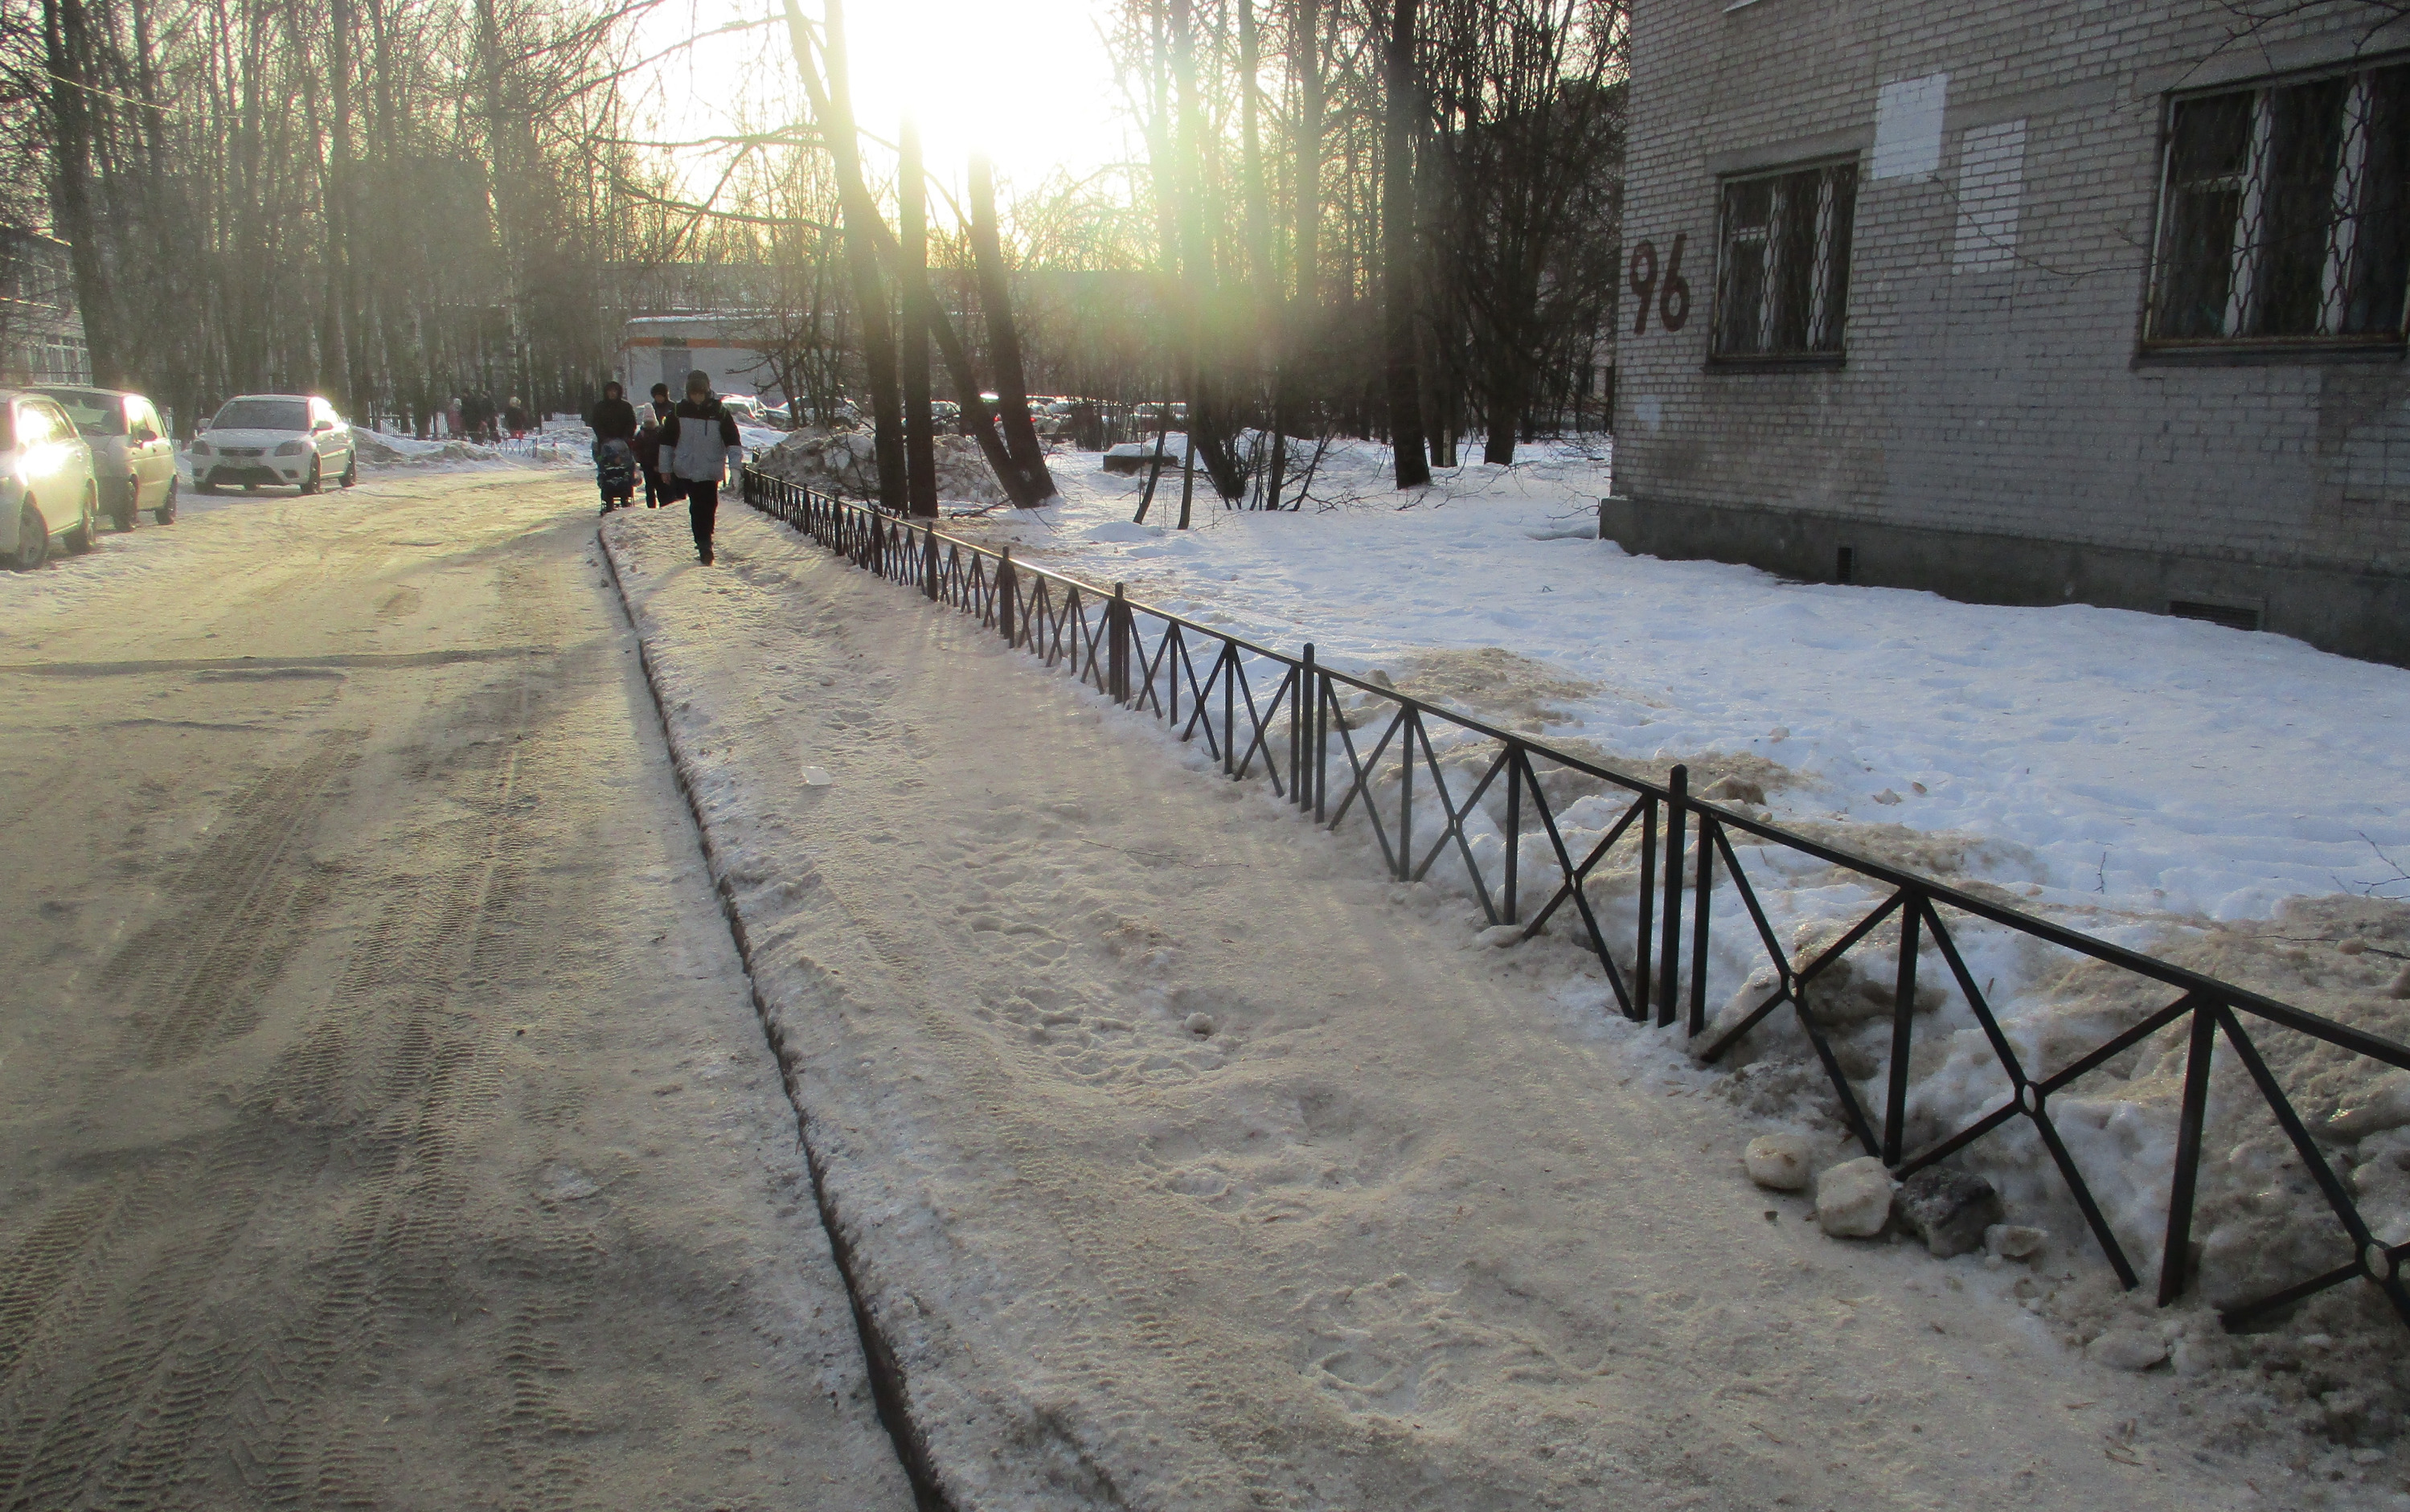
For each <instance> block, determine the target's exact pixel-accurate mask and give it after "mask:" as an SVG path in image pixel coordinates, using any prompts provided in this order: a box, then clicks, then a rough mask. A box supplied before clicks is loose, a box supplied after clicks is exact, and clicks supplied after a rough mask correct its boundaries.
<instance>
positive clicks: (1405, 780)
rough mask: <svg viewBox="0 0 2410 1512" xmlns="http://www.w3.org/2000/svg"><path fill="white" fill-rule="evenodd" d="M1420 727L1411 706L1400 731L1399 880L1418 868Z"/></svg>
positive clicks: (1399, 727) (1399, 726)
mask: <svg viewBox="0 0 2410 1512" xmlns="http://www.w3.org/2000/svg"><path fill="white" fill-rule="evenodd" d="M1417 728H1419V725H1418V723H1417V721H1416V716H1415V711H1414V710H1413V709H1412V708H1411V707H1410V708H1408V709H1407V710H1406V711H1405V717H1404V718H1403V719H1402V720H1400V721H1399V724H1398V734H1401V735H1402V736H1404V737H1405V738H1404V739H1403V740H1401V741H1400V742H1399V745H1398V880H1400V881H1401V882H1402V881H1406V880H1411V879H1412V878H1413V876H1414V869H1415V731H1416V729H1417Z"/></svg>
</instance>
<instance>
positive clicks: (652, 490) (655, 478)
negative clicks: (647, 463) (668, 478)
mask: <svg viewBox="0 0 2410 1512" xmlns="http://www.w3.org/2000/svg"><path fill="white" fill-rule="evenodd" d="M640 465H641V464H640ZM645 507H646V509H658V508H660V507H661V473H660V472H656V471H655V470H653V469H652V468H649V467H647V468H646V469H645Z"/></svg>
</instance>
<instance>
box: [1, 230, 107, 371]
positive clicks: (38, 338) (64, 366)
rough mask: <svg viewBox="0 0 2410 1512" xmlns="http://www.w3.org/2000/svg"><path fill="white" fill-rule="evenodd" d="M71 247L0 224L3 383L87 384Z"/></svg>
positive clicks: (88, 363)
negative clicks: (69, 257) (68, 253)
mask: <svg viewBox="0 0 2410 1512" xmlns="http://www.w3.org/2000/svg"><path fill="white" fill-rule="evenodd" d="M67 251H68V248H67V244H66V243H65V242H64V241H61V240H56V239H55V238H52V237H46V236H43V235H41V234H40V233H39V232H35V231H24V230H19V229H16V228H14V227H7V226H0V384H88V383H90V382H92V354H91V352H90V351H89V350H87V349H86V347H85V345H84V335H83V315H82V314H81V313H80V311H79V310H78V309H77V306H76V297H75V274H74V272H73V270H72V269H70V268H69V266H68V263H67Z"/></svg>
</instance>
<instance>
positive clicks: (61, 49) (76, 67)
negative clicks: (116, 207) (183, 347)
mask: <svg viewBox="0 0 2410 1512" xmlns="http://www.w3.org/2000/svg"><path fill="white" fill-rule="evenodd" d="M42 55H43V60H42V61H43V66H44V67H46V68H47V69H48V70H49V71H50V75H51V130H52V133H53V135H52V138H51V214H52V215H53V216H54V217H56V221H57V225H58V228H59V234H60V235H61V236H63V237H65V239H66V242H67V258H68V267H69V268H70V269H72V270H73V272H74V275H75V298H76V309H77V311H78V312H79V313H80V314H81V315H82V317H83V341H84V347H85V349H86V351H88V352H89V353H90V354H91V357H92V373H93V378H94V382H96V383H101V384H106V385H109V386H111V387H115V386H117V385H120V384H121V383H122V382H123V376H124V375H123V365H122V363H121V361H120V358H119V353H118V350H117V340H116V335H117V333H116V330H115V328H114V326H113V323H112V322H111V321H110V319H109V302H108V287H109V276H108V270H107V269H106V268H105V267H104V266H103V264H102V261H101V256H100V239H99V234H98V233H99V217H98V215H97V214H96V213H95V211H94V206H93V182H92V178H93V175H92V148H93V136H94V131H93V120H92V105H91V99H90V97H89V96H88V95H86V93H85V90H84V73H85V71H86V70H85V68H84V64H85V62H86V60H88V59H89V58H90V57H91V55H92V37H91V32H90V28H89V22H88V19H87V18H86V16H85V14H84V8H83V0H42Z"/></svg>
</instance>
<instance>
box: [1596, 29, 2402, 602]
mask: <svg viewBox="0 0 2410 1512" xmlns="http://www.w3.org/2000/svg"><path fill="white" fill-rule="evenodd" d="M1633 10H1634V16H1633V83H1632V111H1633V114H1632V120H1633V127H1632V142H1631V158H1630V170H1629V173H1630V177H1629V181H1628V184H1627V189H1626V200H1625V211H1624V225H1623V240H1624V245H1625V247H1626V249H1627V255H1629V254H1630V252H1631V250H1632V249H1634V248H1636V247H1637V246H1638V244H1639V243H1640V242H1642V241H1644V240H1646V241H1650V242H1652V243H1653V244H1654V245H1655V247H1656V248H1657V250H1658V254H1659V256H1660V257H1661V259H1662V256H1663V255H1664V253H1665V250H1666V249H1667V248H1668V247H1670V245H1671V244H1672V242H1673V240H1674V238H1675V237H1676V236H1677V235H1682V236H1685V237H1686V238H1687V245H1688V248H1689V251H1688V252H1687V253H1686V254H1685V270H1686V273H1687V274H1688V276H1689V278H1690V283H1691V290H1692V311H1691V318H1690V319H1689V320H1688V321H1687V322H1685V324H1684V325H1683V327H1682V328H1681V329H1679V330H1677V331H1668V330H1665V329H1663V328H1662V323H1661V322H1660V321H1659V320H1657V319H1655V318H1652V319H1651V320H1650V321H1649V323H1648V328H1647V330H1646V331H1645V332H1643V333H1640V334H1637V335H1635V334H1634V332H1633V329H1632V328H1631V327H1629V326H1627V327H1624V328H1623V329H1622V330H1621V331H1620V332H1619V340H1620V343H1621V345H1620V352H1619V361H1620V365H1621V372H1620V383H1619V394H1618V407H1619V414H1618V421H1619V424H1618V428H1617V431H1618V433H1617V448H1616V474H1617V490H1618V492H1619V493H1623V494H1628V495H1630V496H1632V497H1633V498H1634V499H1636V500H1639V501H1641V502H1644V503H1647V502H1668V503H1674V502H1695V503H1703V504H1727V505H1742V506H1748V505H1761V506H1775V507H1790V508H1797V509H1802V510H1808V511H1812V512H1815V513H1818V514H1822V515H1829V516H1841V517H1844V518H1851V517H1854V518H1864V519H1868V520H1880V521H1884V522H1890V523H1897V524H1901V525H1910V526H1921V527H1928V528H1939V529H1958V530H1967V531H2005V532H2008V533H2011V534H2023V535H2032V536H2037V537H2040V538H2044V539H2051V540H2058V541H2069V542H2077V543H2092V544H2098V545H2108V546H2118V547H2127V548H2133V549H2141V550H2148V551H2157V552H2169V553H2176V554H2182V555H2187V556H2205V557H2214V558H2224V559H2228V560H2244V561H2256V562H2263V563H2270V564H2278V565H2299V566H2331V567H2338V568H2343V569H2345V570H2353V571H2366V570H2369V569H2371V568H2374V569H2375V570H2377V571H2380V572H2387V573H2392V574H2401V573H2404V572H2410V379H2405V375H2404V372H2403V365H2402V363H2401V362H2400V361H2398V360H2385V361H2379V362H2373V363H2372V362H2356V363H2347V362H2323V363H2322V362H2316V361H2299V362H2292V363H2263V364H2258V365H2220V366H2192V367H2175V366H2167V365H2156V364H2152V363H2149V362H2141V361H2138V360H2137V338H2138V331H2139V326H2140V317H2141V301H2142V293H2143V279H2144V275H2145V269H2146V264H2147V255H2146V254H2147V248H2148V243H2149V240H2150V237H2151V234H2152V228H2153V225H2154V209H2155V206H2154V200H2155V196H2156V179H2157V160H2158V133H2159V129H2160V120H2161V112H2162V105H2163V101H2164V98H2165V93H2166V91H2168V90H2169V89H2171V88H2177V87H2192V86H2195V85H2198V84H2199V83H2201V82H2202V81H2204V80H2206V79H2209V78H2212V77H2216V78H2241V77H2247V72H2248V69H2249V68H2257V69H2258V70H2259V71H2262V72H2265V71H2268V70H2269V68H2270V65H2269V64H2268V63H2267V62H2265V61H2261V62H2258V63H2248V64H2246V62H2245V61H2240V60H2237V59H2236V58H2235V57H2234V56H2233V50H2232V48H2231V46H2230V44H2228V43H2227V36H2228V28H2229V25H2230V23H2231V20H2232V17H2231V13H2230V11H2229V10H2228V9H2227V8H2226V7H2224V6H2223V5H2222V4H2220V3H2219V0H2121V3H2117V4H2106V3H2102V0H2029V3H2028V4H2025V5H2023V6H2008V5H1979V6H1957V7H1940V6H1930V5H1916V6H1903V5H1895V4H1880V3H1878V0H1757V3H1755V4H1752V5H1749V6H1746V7H1740V8H1738V9H1733V10H1727V9H1726V8H1725V6H1724V3H1723V0H1634V6H1633ZM2360 40H2361V32H2360V31H2359V28H2357V27H2355V26H2354V25H2353V24H2351V23H2350V22H2348V21H2345V20H2333V19H2327V18H2324V17H2318V16H2313V17H2310V18H2307V19H2304V20H2302V21H2301V22H2297V23H2295V24H2294V25H2293V26H2292V27H2291V28H2290V29H2289V30H2284V31H2281V32H2272V33H2271V34H2269V35H2267V36H2263V37H2262V38H2261V39H2260V40H2259V41H2258V42H2257V43H2255V53H2254V56H2255V57H2257V58H2260V59H2263V60H2264V59H2272V60H2274V63H2275V65H2277V66H2292V65H2304V64H2309V63H2314V62H2316V61H2320V60H2322V59H2328V58H2332V59H2340V58H2343V57H2345V56H2348V55H2350V53H2351V52H2352V51H2353V49H2354V47H2355V45H2356V44H2358V43H2359V42H2360ZM2403 44H2404V45H2410V36H2404V37H2403ZM2220 70H2222V72H2221V71H2220ZM1885 102H1888V106H1889V108H1888V109H1885ZM1936 123H1938V132H1937V131H1935V130H1934V129H1933V127H1934V125H1935V124H1936ZM1879 144H1880V145H1879ZM1849 151H1856V152H1858V153H1861V154H1862V156H1861V163H1862V165H1863V167H1862V174H1863V177H1862V181H1861V182H1860V185H1859V190H1858V201H1857V214H1856V227H1855V234H1854V238H1853V243H1854V244H1853V249H1852V256H1851V289H1850V297H1849V309H1848V316H1847V348H1848V349H1847V356H1846V361H1845V363H1844V364H1843V365H1842V366H1840V367H1838V368H1826V369H1816V370H1803V371H1728V370H1711V369H1710V368H1709V367H1708V366H1707V364H1706V355H1707V335H1708V331H1709V329H1710V327H1711V325H1712V321H1711V310H1710V304H1711V301H1712V298H1713V294H1714V287H1715V283H1714V271H1713V269H1714V254H1715V244H1716V231H1717V227H1716V206H1717V189H1716V184H1717V178H1718V173H1719V171H1720V170H1722V171H1731V170H1735V169H1738V168H1741V167H1749V168H1761V167H1774V166H1778V165H1779V164H1781V163H1783V162H1785V161H1788V160H1791V159H1793V158H1801V159H1805V158H1811V157H1822V156H1828V155H1830V154H1832V153H1836V152H1849ZM1878 160H1880V166H1881V167H1882V168H1883V169H1884V170H1885V171H1886V172H1887V173H1890V174H1893V175H1894V176H1884V177H1878V175H1877V173H1876V171H1875V168H1876V165H1877V162H1878ZM1632 304H1633V301H1626V304H1625V314H1624V318H1625V319H1626V320H1630V319H1631V318H1632Z"/></svg>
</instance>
